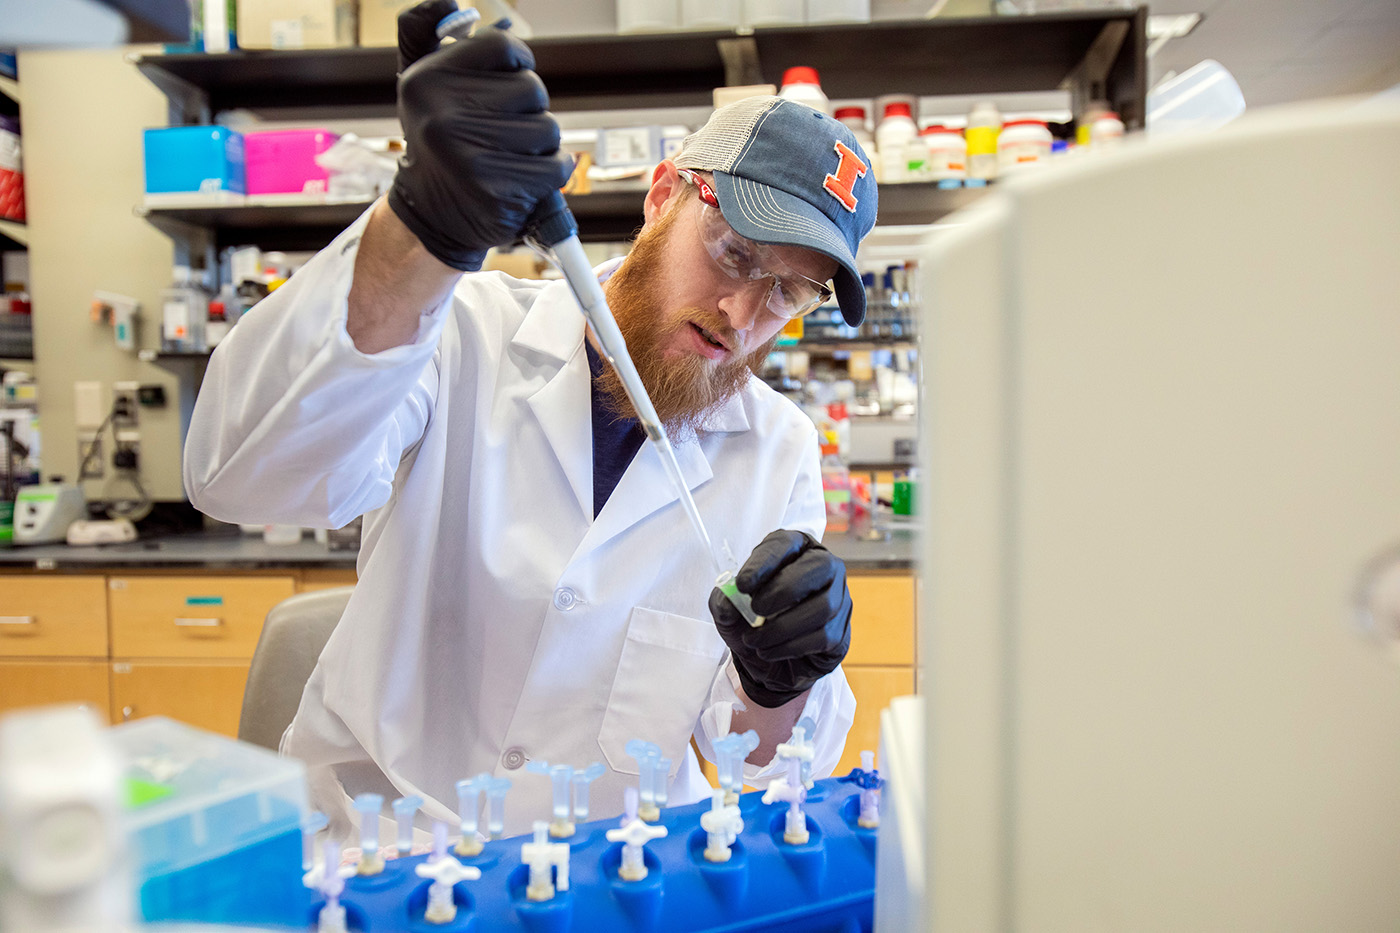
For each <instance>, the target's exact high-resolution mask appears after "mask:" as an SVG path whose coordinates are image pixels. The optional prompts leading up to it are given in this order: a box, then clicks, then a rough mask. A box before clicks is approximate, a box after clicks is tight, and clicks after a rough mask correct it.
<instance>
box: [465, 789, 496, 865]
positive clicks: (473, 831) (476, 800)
mask: <svg viewBox="0 0 1400 933" xmlns="http://www.w3.org/2000/svg"><path fill="white" fill-rule="evenodd" d="M490 780H491V775H489V774H487V773H486V772H485V771H483V772H481V773H480V774H478V775H477V776H476V777H474V778H471V779H470V780H461V781H458V782H457V816H458V818H459V819H460V820H461V827H462V840H461V841H460V842H458V843H457V854H458V855H460V856H462V857H463V858H470V857H472V856H474V855H480V854H481V850H482V848H483V846H482V842H481V839H480V838H479V836H478V833H477V816H478V814H479V813H480V811H481V795H482V794H484V793H486V785H487V783H489V782H490Z"/></svg>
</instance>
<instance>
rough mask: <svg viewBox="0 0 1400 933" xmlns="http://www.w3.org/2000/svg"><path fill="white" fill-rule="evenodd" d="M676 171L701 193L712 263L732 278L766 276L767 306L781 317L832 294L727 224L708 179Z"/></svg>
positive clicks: (805, 310)
mask: <svg viewBox="0 0 1400 933" xmlns="http://www.w3.org/2000/svg"><path fill="white" fill-rule="evenodd" d="M677 174H679V175H680V176H681V178H683V179H685V181H686V182H687V183H688V184H691V185H694V186H695V189H696V191H697V192H699V194H700V202H701V203H700V215H699V219H698V224H699V228H700V241H701V242H702V243H704V244H705V251H706V252H707V253H709V254H710V258H711V259H713V260H714V261H715V265H717V266H719V268H720V270H721V271H722V272H724V273H725V275H727V276H729V277H730V278H732V279H737V280H739V281H740V282H755V281H758V280H760V279H768V280H769V283H768V294H767V298H766V302H765V303H766V304H767V306H768V310H769V311H771V312H772V313H773V314H774V315H775V316H777V317H780V318H782V319H784V320H790V319H792V318H797V317H802V316H803V315H805V314H811V313H812V312H813V311H815V310H816V309H817V308H819V307H821V306H822V305H823V304H825V303H826V302H827V301H828V300H829V299H830V298H831V289H830V288H829V287H827V285H825V284H824V283H822V282H818V281H816V280H815V279H810V278H808V277H807V276H805V275H803V274H802V273H800V272H796V271H794V270H793V269H792V268H791V267H789V266H788V265H787V264H786V263H784V262H783V261H782V260H781V259H779V258H778V257H777V255H776V254H775V253H774V252H773V250H771V249H769V248H768V247H767V246H765V245H763V244H762V243H755V242H754V241H753V240H750V239H749V238H748V237H742V236H740V235H739V234H737V233H735V232H734V228H733V227H731V226H729V221H727V220H725V219H724V214H723V213H721V211H720V209H719V198H718V197H716V196H715V192H714V189H713V188H711V187H710V183H709V182H708V181H706V180H705V179H704V178H701V177H700V176H699V175H697V174H695V173H694V172H692V171H690V170H689V169H678V170H677Z"/></svg>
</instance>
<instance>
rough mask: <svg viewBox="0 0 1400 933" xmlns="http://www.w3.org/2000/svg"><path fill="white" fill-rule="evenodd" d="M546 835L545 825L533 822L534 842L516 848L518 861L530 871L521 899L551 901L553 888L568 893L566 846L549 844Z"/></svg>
mask: <svg viewBox="0 0 1400 933" xmlns="http://www.w3.org/2000/svg"><path fill="white" fill-rule="evenodd" d="M550 832H551V830H550V826H549V824H548V823H546V822H545V821H544V820H536V821H535V838H534V841H533V842H526V843H522V844H521V846H520V861H521V863H522V864H524V865H528V866H529V869H530V874H529V880H528V882H527V884H526V886H525V896H526V897H527V898H528V899H530V900H532V901H548V900H552V899H553V898H554V891H555V889H556V888H558V889H559V890H560V891H567V890H569V844H568V843H567V842H550V841H549V835H550ZM556 872H557V873H558V881H557V882H556V881H555V873H556Z"/></svg>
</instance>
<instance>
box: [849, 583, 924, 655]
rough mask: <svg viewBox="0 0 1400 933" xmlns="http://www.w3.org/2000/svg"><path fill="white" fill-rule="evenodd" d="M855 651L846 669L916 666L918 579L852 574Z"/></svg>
mask: <svg viewBox="0 0 1400 933" xmlns="http://www.w3.org/2000/svg"><path fill="white" fill-rule="evenodd" d="M847 583H848V585H849V586H850V589H851V602H852V604H853V605H854V608H853V611H852V613H851V650H850V651H849V652H848V653H847V655H846V666H848V667H850V666H852V665H863V664H884V665H891V664H893V665H909V664H913V663H914V578H913V577H911V576H910V575H909V574H907V573H901V574H899V575H891V576H883V575H882V576H876V575H873V574H870V575H865V574H861V575H852V576H851V577H850V578H849V579H848V581H847Z"/></svg>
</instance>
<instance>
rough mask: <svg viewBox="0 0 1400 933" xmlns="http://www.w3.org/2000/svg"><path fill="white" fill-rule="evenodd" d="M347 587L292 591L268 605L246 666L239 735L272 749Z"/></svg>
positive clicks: (296, 703)
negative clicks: (248, 664)
mask: <svg viewBox="0 0 1400 933" xmlns="http://www.w3.org/2000/svg"><path fill="white" fill-rule="evenodd" d="M353 592H355V588H354V587H353V586H341V587H336V588H334V589H329V590H317V591H315V592H311V593H298V594H297V595H295V596H290V597H288V598H287V599H284V600H282V601H281V602H280V603H278V604H277V605H275V606H273V607H272V611H271V612H269V613H268V614H267V621H266V622H264V623H263V630H262V635H261V636H260V637H259V638H258V647H257V648H256V649H255V650H254V651H253V663H252V666H251V667H250V668H249V669H248V686H247V687H246V688H244V690H243V713H242V715H241V716H240V717H239V720H238V737H239V738H240V739H242V740H243V741H245V742H252V743H253V744H255V745H262V746H264V747H265V748H270V749H272V750H273V751H276V750H277V746H278V743H279V742H281V741H282V733H283V732H285V731H287V726H288V725H289V724H290V723H291V721H292V717H293V716H295V715H296V712H297V707H298V706H299V705H300V704H301V694H302V690H303V689H304V688H305V687H306V682H307V681H308V680H310V679H311V671H312V670H313V669H315V667H316V659H317V658H319V657H320V656H321V649H322V648H324V647H325V646H326V642H327V640H329V639H330V637H331V631H332V630H333V629H334V628H335V625H336V623H337V622H339V621H340V616H341V614H342V613H344V612H345V604H346V603H347V602H349V601H350V594H351V593H353Z"/></svg>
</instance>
